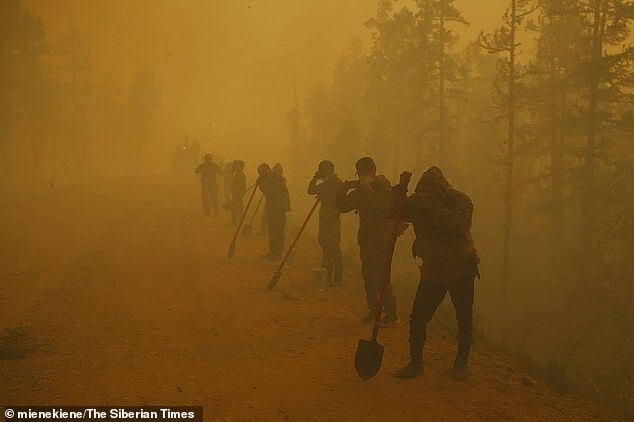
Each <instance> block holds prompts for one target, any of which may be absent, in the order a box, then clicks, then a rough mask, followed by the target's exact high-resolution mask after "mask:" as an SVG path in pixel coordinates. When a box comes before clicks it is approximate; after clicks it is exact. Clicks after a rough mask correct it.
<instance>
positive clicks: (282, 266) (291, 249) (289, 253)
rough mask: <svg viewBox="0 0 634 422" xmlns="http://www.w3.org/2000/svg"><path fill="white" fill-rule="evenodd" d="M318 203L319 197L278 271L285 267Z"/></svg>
mask: <svg viewBox="0 0 634 422" xmlns="http://www.w3.org/2000/svg"><path fill="white" fill-rule="evenodd" d="M317 205H319V199H317V200H316V201H315V203H314V204H313V206H312V208H311V209H310V211H309V212H308V215H307V216H306V218H305V219H304V222H303V223H302V226H301V227H300V228H299V231H298V232H297V234H296V235H295V239H293V243H291V246H290V247H289V248H288V250H287V251H286V254H285V255H284V258H283V259H282V262H280V265H279V267H277V272H278V273H279V272H280V271H282V268H284V264H285V263H286V260H287V259H288V257H289V256H290V255H291V252H292V251H293V248H294V247H295V245H296V244H297V241H298V240H299V237H300V236H301V234H302V232H303V231H304V229H305V228H306V225H307V224H308V220H310V217H311V216H312V215H313V213H314V212H315V208H317Z"/></svg>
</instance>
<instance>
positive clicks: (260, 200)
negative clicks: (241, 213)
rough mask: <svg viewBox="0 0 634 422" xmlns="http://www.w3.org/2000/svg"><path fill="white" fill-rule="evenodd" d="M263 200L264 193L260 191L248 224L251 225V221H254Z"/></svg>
mask: <svg viewBox="0 0 634 422" xmlns="http://www.w3.org/2000/svg"><path fill="white" fill-rule="evenodd" d="M263 200H264V193H262V195H261V196H260V199H259V200H258V204H257V205H256V206H255V211H253V215H252V216H251V219H250V220H249V226H252V225H253V222H254V221H255V216H256V215H258V211H259V210H260V205H262V201H263Z"/></svg>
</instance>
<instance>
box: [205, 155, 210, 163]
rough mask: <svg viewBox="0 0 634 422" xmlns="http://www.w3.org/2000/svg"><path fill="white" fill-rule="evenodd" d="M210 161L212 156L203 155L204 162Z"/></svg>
mask: <svg viewBox="0 0 634 422" xmlns="http://www.w3.org/2000/svg"><path fill="white" fill-rule="evenodd" d="M211 160H212V156H211V154H210V153H207V154H205V162H210V161H211Z"/></svg>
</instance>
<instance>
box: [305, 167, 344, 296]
mask: <svg viewBox="0 0 634 422" xmlns="http://www.w3.org/2000/svg"><path fill="white" fill-rule="evenodd" d="M320 180H321V183H319V184H318V183H317V182H318V181H320ZM342 188H343V182H342V181H341V179H340V178H339V177H337V175H336V174H335V165H334V164H333V163H332V162H331V161H328V160H325V161H322V162H321V163H319V166H318V167H317V172H316V173H315V175H314V176H313V178H312V179H311V181H310V183H309V184H308V194H309V195H315V196H317V198H318V199H319V201H320V204H321V205H320V207H319V232H318V239H319V245H320V246H321V250H322V259H321V267H322V269H323V270H325V272H326V273H327V282H328V284H331V285H334V286H341V284H342V280H343V257H342V254H341V216H340V214H339V210H337V193H338V192H339V191H340V190H342ZM319 274H320V276H321V274H322V271H319Z"/></svg>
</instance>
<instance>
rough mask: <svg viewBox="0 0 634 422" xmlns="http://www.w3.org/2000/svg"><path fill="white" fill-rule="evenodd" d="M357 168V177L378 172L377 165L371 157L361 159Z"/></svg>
mask: <svg viewBox="0 0 634 422" xmlns="http://www.w3.org/2000/svg"><path fill="white" fill-rule="evenodd" d="M355 167H356V168H357V175H359V176H365V175H368V174H372V173H375V172H376V164H375V163H374V160H373V159H372V158H370V157H363V158H360V159H359V160H358V161H357V164H356V165H355Z"/></svg>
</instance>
